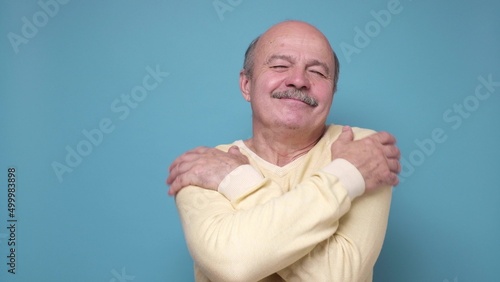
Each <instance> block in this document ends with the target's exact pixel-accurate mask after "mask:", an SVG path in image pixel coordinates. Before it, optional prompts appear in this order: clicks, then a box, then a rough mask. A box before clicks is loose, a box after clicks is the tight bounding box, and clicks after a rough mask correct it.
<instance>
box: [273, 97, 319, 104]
mask: <svg viewBox="0 0 500 282" xmlns="http://www.w3.org/2000/svg"><path fill="white" fill-rule="evenodd" d="M278 100H286V101H291V102H292V103H294V104H295V103H300V104H304V105H307V106H311V105H309V104H307V103H306V102H304V101H302V100H299V99H295V98H278Z"/></svg>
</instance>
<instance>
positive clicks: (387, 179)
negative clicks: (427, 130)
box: [331, 126, 401, 191]
mask: <svg viewBox="0 0 500 282" xmlns="http://www.w3.org/2000/svg"><path fill="white" fill-rule="evenodd" d="M331 151H332V160H334V159H337V158H342V159H345V160H347V161H349V162H350V163H352V164H353V165H354V166H355V167H356V168H357V169H358V170H359V172H360V173H361V175H362V176H363V178H364V180H365V189H366V191H370V190H373V189H376V188H379V187H381V186H384V185H389V186H396V185H397V184H398V183H399V179H398V173H399V172H400V171H401V164H400V162H399V158H400V156H401V153H400V151H399V149H398V147H397V146H396V138H394V136H392V135H391V134H389V133H387V132H377V133H374V134H372V135H370V136H368V137H366V138H363V139H360V140H356V141H354V133H353V131H352V128H350V127H349V126H344V127H343V128H342V133H341V134H340V136H339V138H338V139H337V140H336V141H335V142H333V144H332V147H331Z"/></svg>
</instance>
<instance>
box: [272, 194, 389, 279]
mask: <svg viewBox="0 0 500 282" xmlns="http://www.w3.org/2000/svg"><path fill="white" fill-rule="evenodd" d="M391 196H392V189H391V188H390V187H385V188H382V189H378V190H376V191H374V192H372V193H368V194H365V195H363V196H362V197H359V198H358V199H356V200H355V201H354V202H353V203H352V205H351V209H350V210H349V212H348V213H347V214H346V215H344V216H343V217H342V218H341V219H340V221H339V227H338V229H337V231H336V232H335V234H333V235H332V236H331V237H330V238H328V239H327V240H325V241H324V242H321V243H320V244H318V245H317V246H316V247H315V248H314V249H313V250H312V251H311V252H310V253H309V254H307V255H306V256H304V257H303V258H301V259H300V260H298V261H297V262H295V263H293V264H292V265H290V266H289V267H286V268H285V269H283V270H281V271H279V272H278V274H279V275H280V276H281V277H283V278H284V279H285V280H286V281H332V282H336V281H341V282H348V281H371V279H372V272H373V267H374V265H375V262H376V260H377V258H378V256H379V254H380V250H381V249H382V245H383V241H384V237H385V232H386V228H387V221H388V216H389V209H390V202H391Z"/></svg>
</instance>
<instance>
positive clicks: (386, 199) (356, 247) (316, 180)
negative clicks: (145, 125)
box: [167, 21, 400, 282]
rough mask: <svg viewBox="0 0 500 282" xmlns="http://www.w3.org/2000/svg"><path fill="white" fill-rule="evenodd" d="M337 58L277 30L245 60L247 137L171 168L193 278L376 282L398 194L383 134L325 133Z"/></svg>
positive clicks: (291, 31)
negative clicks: (249, 117)
mask: <svg viewBox="0 0 500 282" xmlns="http://www.w3.org/2000/svg"><path fill="white" fill-rule="evenodd" d="M338 70H339V66H338V60H337V58H336V56H335V53H334V52H333V49H332V48H331V46H330V44H329V42H328V40H327V39H326V38H325V36H324V35H323V34H322V33H321V32H320V31H319V30H317V29H316V28H315V27H313V26H311V25H309V24H307V23H304V22H299V21H286V22H282V23H279V24H277V25H275V26H273V27H271V28H270V29H269V30H267V31H266V32H265V33H264V34H263V35H262V36H260V37H259V38H257V39H256V40H254V42H252V44H251V45H250V46H249V48H248V50H247V52H246V54H245V63H244V68H243V70H242V71H241V73H240V88H241V92H242V94H243V97H244V98H245V100H247V101H248V102H250V105H251V107H252V113H253V115H252V126H253V129H252V130H253V136H252V138H250V139H248V140H245V141H241V140H239V141H236V142H234V143H233V144H230V145H222V146H219V147H218V148H206V147H199V148H196V149H194V150H191V151H189V152H187V153H185V154H183V155H181V156H180V157H178V158H177V159H176V160H175V161H174V162H173V163H172V165H171V166H170V168H169V172H170V175H169V177H168V179H167V184H169V185H170V190H169V194H170V195H176V203H177V206H178V210H179V214H180V216H181V220H182V224H183V228H184V232H185V236H186V240H187V244H188V247H189V250H190V252H191V255H192V257H193V259H194V261H195V277H196V281H343V282H346V281H371V280H372V271H373V266H374V264H375V261H376V259H377V257H378V255H379V253H380V249H381V246H382V243H383V239H384V236H385V230H386V226H387V218H388V214H389V206H390V199H391V188H390V186H394V185H397V183H398V177H397V174H398V173H399V171H400V164H399V156H400V153H399V150H398V148H397V147H396V145H395V139H394V137H393V136H391V135H390V134H388V133H384V132H380V133H374V132H373V131H369V130H364V129H359V128H350V127H347V126H344V127H342V126H338V125H329V126H327V125H326V124H325V123H326V119H327V116H328V113H329V110H330V107H331V103H332V100H333V93H334V92H335V90H336V84H337V79H338Z"/></svg>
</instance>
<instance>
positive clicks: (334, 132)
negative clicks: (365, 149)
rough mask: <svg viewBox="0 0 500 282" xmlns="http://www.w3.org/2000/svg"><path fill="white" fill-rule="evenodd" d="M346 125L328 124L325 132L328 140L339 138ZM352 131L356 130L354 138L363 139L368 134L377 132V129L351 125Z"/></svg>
mask: <svg viewBox="0 0 500 282" xmlns="http://www.w3.org/2000/svg"><path fill="white" fill-rule="evenodd" d="M344 126H345V125H340V124H330V125H328V126H327V129H326V132H325V138H327V140H328V142H329V143H330V142H333V141H335V140H337V138H338V137H339V135H340V133H341V132H342V127H344ZM351 128H352V131H353V132H354V139H355V140H358V139H363V138H365V137H367V136H370V135H372V134H374V133H376V131H375V130H372V129H368V128H362V127H355V126H351Z"/></svg>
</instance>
